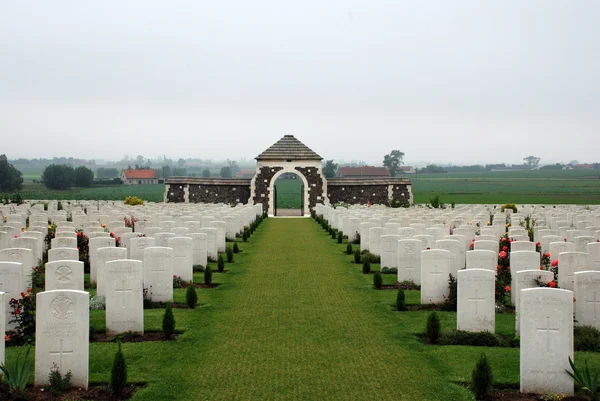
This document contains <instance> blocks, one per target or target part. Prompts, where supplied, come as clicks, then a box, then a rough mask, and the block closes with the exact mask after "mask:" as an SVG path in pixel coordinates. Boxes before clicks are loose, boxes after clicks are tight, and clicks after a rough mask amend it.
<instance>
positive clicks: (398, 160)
mask: <svg viewBox="0 0 600 401" xmlns="http://www.w3.org/2000/svg"><path fill="white" fill-rule="evenodd" d="M402 159H404V152H400V151H399V150H392V151H391V152H390V154H389V155H385V156H384V157H383V166H384V167H386V168H387V169H388V170H389V172H390V175H391V176H392V177H395V176H396V173H398V171H400V166H401V165H402V164H404V161H403V160H402Z"/></svg>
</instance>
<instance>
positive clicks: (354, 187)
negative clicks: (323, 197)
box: [327, 178, 412, 205]
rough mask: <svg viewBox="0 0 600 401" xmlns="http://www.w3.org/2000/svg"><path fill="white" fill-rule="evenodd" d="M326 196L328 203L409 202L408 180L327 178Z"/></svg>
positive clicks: (410, 198) (410, 199) (383, 203)
mask: <svg viewBox="0 0 600 401" xmlns="http://www.w3.org/2000/svg"><path fill="white" fill-rule="evenodd" d="M327 196H328V198H329V202H330V203H348V204H351V205H357V204H359V205H366V204H367V203H369V202H371V204H374V205H377V204H382V205H387V204H389V203H390V201H392V200H395V201H398V202H401V203H409V204H410V203H411V201H412V196H411V193H410V181H408V180H406V179H404V178H364V179H348V178H330V179H329V180H327Z"/></svg>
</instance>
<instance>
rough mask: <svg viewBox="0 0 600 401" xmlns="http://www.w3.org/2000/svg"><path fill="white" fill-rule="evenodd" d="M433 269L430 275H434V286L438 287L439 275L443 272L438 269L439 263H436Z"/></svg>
mask: <svg viewBox="0 0 600 401" xmlns="http://www.w3.org/2000/svg"><path fill="white" fill-rule="evenodd" d="M433 268H434V269H433V271H432V272H430V273H429V275H430V276H434V280H433V286H434V287H437V286H438V285H437V282H438V277H441V276H442V272H441V271H438V265H437V263H436V264H435V265H433Z"/></svg>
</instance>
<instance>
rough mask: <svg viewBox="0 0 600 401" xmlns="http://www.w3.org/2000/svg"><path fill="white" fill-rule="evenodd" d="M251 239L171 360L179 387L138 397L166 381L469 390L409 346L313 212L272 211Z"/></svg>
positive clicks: (177, 395) (380, 395)
mask: <svg viewBox="0 0 600 401" xmlns="http://www.w3.org/2000/svg"><path fill="white" fill-rule="evenodd" d="M244 249H247V250H246V254H244V255H243V257H241V258H240V259H242V262H241V263H236V264H234V265H233V267H232V268H231V273H227V274H226V275H228V274H234V273H233V272H237V273H235V274H236V275H237V277H235V279H232V280H231V281H230V283H229V284H228V286H229V287H230V289H229V290H227V291H221V292H223V293H224V292H226V294H223V296H219V297H215V298H214V299H212V300H211V304H212V305H211V306H209V307H207V308H205V310H204V313H202V314H200V316H199V317H198V319H203V321H202V323H201V324H199V325H198V324H197V323H196V324H194V322H193V321H189V322H188V327H187V328H186V330H187V331H186V335H184V336H182V337H181V338H180V340H179V343H180V345H182V346H183V347H184V348H189V353H188V352H187V351H185V352H183V353H182V352H179V351H178V350H177V348H176V347H173V351H174V352H176V354H173V355H169V358H171V360H172V363H174V364H175V365H176V366H177V367H178V369H168V370H167V369H165V380H167V381H169V382H171V380H174V385H175V387H176V390H175V391H172V390H171V391H169V390H168V388H165V386H158V388H155V389H152V387H149V388H148V390H147V391H143V392H141V393H140V394H139V397H136V398H139V399H156V397H157V396H159V394H157V392H156V390H159V393H163V391H160V389H164V390H166V391H165V392H164V393H163V394H160V395H164V396H167V395H168V396H169V398H171V399H187V400H191V399H210V400H216V399H223V400H231V399H255V400H259V399H260V400H266V399H269V400H276V399H295V400H325V399H326V400H333V399H339V400H348V399H352V400H374V399H377V400H385V399H396V400H397V399H405V400H419V399H423V400H437V399H439V400H448V399H467V398H465V395H466V394H467V393H466V391H465V390H464V389H462V388H460V387H459V386H450V387H448V385H447V384H446V383H444V382H441V381H440V380H439V374H440V372H439V371H438V370H437V369H434V368H432V367H431V366H430V365H431V364H430V363H429V361H428V359H427V358H421V357H419V356H418V354H419V350H418V349H417V350H415V349H411V348H412V347H407V346H402V343H403V342H404V339H403V338H402V337H401V336H397V335H394V332H393V330H391V329H392V327H391V326H390V321H389V319H386V318H385V315H384V314H383V313H382V312H383V310H382V307H381V306H380V305H377V301H376V299H375V298H374V297H373V296H370V295H369V294H372V293H373V290H372V289H371V288H370V285H365V283H364V281H363V280H361V277H360V276H357V275H356V273H355V272H353V271H352V270H351V269H349V267H348V263H347V257H346V256H345V255H343V254H342V253H341V252H340V249H339V247H338V246H336V244H334V243H333V241H331V240H328V239H327V236H326V235H325V234H324V233H323V232H322V231H320V230H319V228H318V226H317V225H316V224H315V223H314V222H313V221H312V220H309V219H268V220H267V221H266V222H265V223H264V225H263V226H261V228H260V229H259V231H258V232H257V233H256V234H255V235H254V236H253V237H252V243H251V244H248V245H246V246H245V247H244ZM231 277H232V276H230V278H231ZM216 291H219V290H218V289H217V290H216ZM385 308H387V313H389V307H388V306H387V305H386V306H385ZM198 326H200V327H198ZM193 330H200V331H201V333H196V334H195V335H193V337H194V338H192V335H191V333H190V332H191V331H193ZM188 341H190V342H191V344H188V345H189V346H190V347H186V343H187V342H188ZM414 342H415V341H414V340H413V339H411V340H410V343H411V344H414ZM434 365H435V364H434ZM172 374H174V377H173V376H172Z"/></svg>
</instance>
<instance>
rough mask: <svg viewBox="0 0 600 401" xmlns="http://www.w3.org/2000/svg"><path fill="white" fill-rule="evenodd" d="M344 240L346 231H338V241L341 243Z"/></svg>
mask: <svg viewBox="0 0 600 401" xmlns="http://www.w3.org/2000/svg"><path fill="white" fill-rule="evenodd" d="M343 240H344V233H343V232H341V231H338V233H337V242H338V244H341V243H342V241H343Z"/></svg>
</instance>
